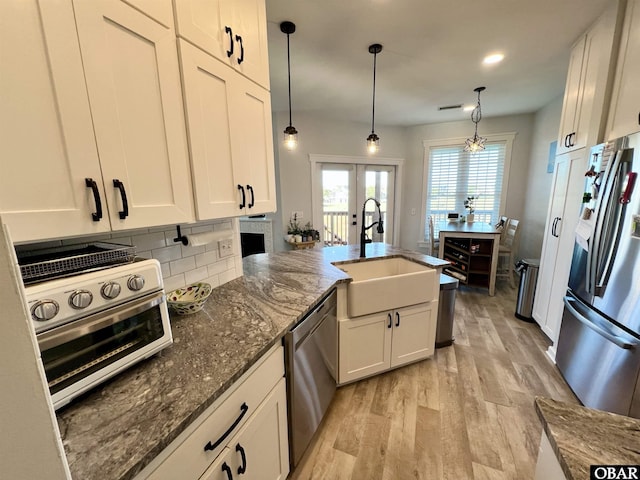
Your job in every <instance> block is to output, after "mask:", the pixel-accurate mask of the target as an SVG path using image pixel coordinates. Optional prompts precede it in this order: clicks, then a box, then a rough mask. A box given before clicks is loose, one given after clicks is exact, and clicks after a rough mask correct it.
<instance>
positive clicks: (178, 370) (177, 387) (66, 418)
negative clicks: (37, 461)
mask: <svg viewBox="0 0 640 480" xmlns="http://www.w3.org/2000/svg"><path fill="white" fill-rule="evenodd" d="M358 256H359V246H358V245H350V246H344V247H331V248H317V249H308V250H297V251H291V252H280V253H271V254H259V255H252V256H249V257H246V258H245V259H244V260H243V270H244V275H243V276H242V277H240V278H237V279H235V280H232V281H230V282H228V283H225V284H224V285H221V286H219V287H217V288H215V289H214V290H213V292H212V294H211V296H210V297H209V299H208V300H207V303H206V304H205V308H204V309H203V310H201V311H200V312H197V313H195V314H193V315H188V316H183V317H180V316H174V315H172V317H171V326H172V332H173V338H174V343H173V345H171V346H169V347H167V348H165V349H164V350H162V351H161V352H160V353H158V354H157V355H155V356H154V357H152V358H150V359H148V360H145V361H143V362H141V363H139V364H138V365H135V366H133V367H131V368H130V369H128V370H127V371H125V372H123V373H121V374H119V375H117V376H116V377H114V378H113V379H112V380H110V381H108V382H106V383H105V384H103V385H102V386H100V387H98V388H96V389H94V390H92V391H91V392H89V393H87V394H85V395H84V396H82V397H79V398H78V399H76V400H75V401H74V402H72V403H71V404H70V405H68V406H67V407H64V408H63V409H61V410H60V411H59V412H57V416H58V424H59V427H60V432H61V436H62V442H63V444H64V448H65V452H66V455H67V460H68V462H69V467H70V469H71V474H72V477H73V478H74V479H82V480H93V479H96V480H98V479H99V480H127V479H132V478H134V477H135V475H136V474H137V473H138V472H140V471H141V470H142V469H143V468H144V467H145V466H146V465H147V464H148V463H149V462H150V461H151V460H152V459H153V458H154V457H156V456H157V455H158V454H159V453H160V452H161V451H162V450H163V449H164V448H165V447H166V446H167V445H169V444H170V443H171V441H172V440H174V439H175V438H176V437H177V436H178V435H179V434H180V433H181V432H182V431H183V430H184V429H185V428H186V427H187V426H188V425H189V424H190V423H191V422H193V421H194V420H195V419H196V418H197V417H198V416H199V415H200V414H201V413H202V412H203V411H204V410H206V409H207V407H208V406H210V405H211V404H212V403H213V402H214V401H215V400H216V399H217V398H218V397H220V395H222V394H223V393H224V391H225V390H226V389H228V388H229V387H230V386H231V385H232V384H233V383H234V382H235V381H236V380H237V379H238V378H240V376H241V375H242V374H243V373H244V372H246V371H247V370H248V369H249V368H250V367H251V366H252V365H253V364H254V363H255V362H256V361H257V360H258V359H260V357H261V356H262V355H264V354H265V353H266V352H267V351H268V350H269V349H270V348H271V347H272V346H273V345H274V344H276V343H277V342H280V341H281V338H282V337H283V336H284V334H285V333H286V332H287V331H288V330H289V329H290V328H291V327H292V326H293V325H295V323H296V322H297V321H298V320H300V319H301V318H302V317H303V316H304V314H305V313H306V312H307V311H308V310H309V309H310V308H312V307H313V306H315V304H317V303H318V302H319V301H320V300H321V299H322V298H323V296H324V295H325V294H326V293H328V292H329V291H330V290H331V289H332V288H333V287H334V286H335V285H336V284H338V283H341V282H347V281H349V280H350V277H349V276H348V275H347V274H346V273H344V272H343V271H342V270H340V269H338V268H336V267H334V266H333V265H331V263H343V262H352V261H360V259H359V258H358ZM389 256H403V257H405V258H409V259H412V260H414V261H417V262H419V263H423V264H425V265H428V266H431V267H434V268H440V267H443V266H445V265H447V264H448V262H445V261H443V260H440V259H438V258H434V257H431V256H428V255H422V254H419V253H416V252H411V251H407V250H403V249H399V248H394V247H391V246H390V245H385V244H368V245H367V257H368V259H372V258H378V257H389Z"/></svg>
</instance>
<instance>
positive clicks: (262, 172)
mask: <svg viewBox="0 0 640 480" xmlns="http://www.w3.org/2000/svg"><path fill="white" fill-rule="evenodd" d="M237 87H238V95H237V96H236V97H235V98H234V104H233V109H232V116H233V129H232V131H231V136H232V137H231V138H232V142H233V152H234V159H233V160H234V178H235V179H236V181H237V183H240V184H242V185H243V186H244V187H245V189H246V190H247V211H246V213H247V214H248V215H255V214H258V213H268V212H275V210H276V187H275V169H274V160H273V131H272V127H271V96H270V94H269V92H268V91H267V90H265V89H263V88H262V87H259V86H258V85H256V84H254V83H253V82H251V81H249V80H247V79H246V78H243V77H240V76H238V79H237Z"/></svg>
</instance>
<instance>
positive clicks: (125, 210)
mask: <svg viewBox="0 0 640 480" xmlns="http://www.w3.org/2000/svg"><path fill="white" fill-rule="evenodd" d="M113 186H114V188H117V189H118V190H120V198H122V211H120V212H118V216H119V217H120V220H124V219H125V218H127V217H128V216H129V202H127V192H126V190H125V189H124V183H122V182H121V181H120V180H118V179H117V178H114V179H113Z"/></svg>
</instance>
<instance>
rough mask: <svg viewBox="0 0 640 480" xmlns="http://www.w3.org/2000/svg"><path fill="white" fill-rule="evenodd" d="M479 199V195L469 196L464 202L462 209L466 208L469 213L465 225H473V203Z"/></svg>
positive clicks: (474, 209)
mask: <svg viewBox="0 0 640 480" xmlns="http://www.w3.org/2000/svg"><path fill="white" fill-rule="evenodd" d="M478 198H480V195H475V196H469V197H467V199H466V200H465V201H464V208H466V209H467V210H468V211H469V213H468V214H467V223H473V220H474V216H475V215H474V212H475V211H476V205H475V201H476V200H477V199H478Z"/></svg>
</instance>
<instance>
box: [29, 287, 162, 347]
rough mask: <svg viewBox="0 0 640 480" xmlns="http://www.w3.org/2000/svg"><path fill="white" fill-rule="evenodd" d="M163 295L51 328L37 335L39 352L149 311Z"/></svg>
mask: <svg viewBox="0 0 640 480" xmlns="http://www.w3.org/2000/svg"><path fill="white" fill-rule="evenodd" d="M165 298H166V297H165V294H164V292H162V291H159V292H153V293H151V294H149V295H145V296H144V297H141V298H139V299H138V300H134V301H133V302H129V303H126V304H123V305H119V306H117V307H113V308H109V309H107V310H103V311H101V312H98V313H96V314H93V315H89V316H88V317H86V318H82V319H80V320H76V321H73V322H70V323H65V324H64V325H61V326H59V327H57V328H53V329H51V330H48V331H46V332H42V333H39V334H38V335H37V338H38V345H39V346H40V351H44V350H49V349H51V348H54V347H57V346H59V345H62V344H64V343H67V342H70V341H72V340H75V339H76V338H80V337H82V336H85V335H88V334H90V333H93V332H97V331H98V330H101V329H103V328H106V327H109V326H111V325H114V324H116V323H118V322H121V321H123V320H126V319H127V318H129V317H132V316H133V315H137V314H139V313H142V312H144V311H146V310H149V309H151V308H153V307H155V306H157V305H160V304H161V303H162V302H164V301H165Z"/></svg>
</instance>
